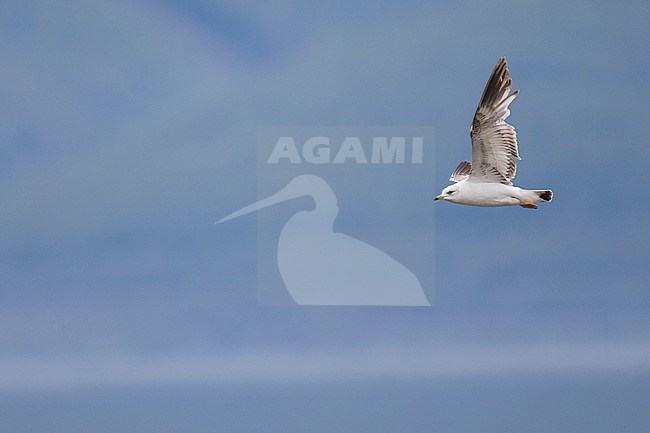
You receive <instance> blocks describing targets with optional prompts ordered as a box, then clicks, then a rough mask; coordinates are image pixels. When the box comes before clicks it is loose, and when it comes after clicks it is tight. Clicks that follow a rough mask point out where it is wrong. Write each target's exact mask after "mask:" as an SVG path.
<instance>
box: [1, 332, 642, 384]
mask: <svg viewBox="0 0 650 433" xmlns="http://www.w3.org/2000/svg"><path fill="white" fill-rule="evenodd" d="M648 343H650V342H648V341H647V340H634V339H626V340H622V341H621V340H615V341H574V342H569V341H563V342H557V341H553V342H541V343H539V344H527V345H516V346H514V345H510V346H496V347H488V346H485V347H481V348H472V349H468V348H464V347H453V346H452V347H435V348H431V347H430V348H416V349H404V348H401V347H399V348H387V347H381V348H378V349H374V350H349V351H346V352H331V351H311V352H305V351H298V352H277V351H275V352H270V351H252V352H243V353H208V354H193V355H188V354H179V355H167V356H141V357H138V356H117V355H114V356H109V357H101V358H95V357H76V356H75V357H71V358H68V357H58V358H24V359H2V360H0V371H1V372H2V374H1V375H0V387H2V388H3V389H4V390H8V389H42V388H70V387H86V386H98V385H99V386H143V385H145V386H146V385H160V384H183V385H188V384H203V385H205V384H242V383H248V384H251V383H266V382H282V383H291V382H320V381H330V380H339V381H340V380H360V379H377V378H382V377H391V378H420V379H424V378H429V379H430V378H436V377H457V376H468V375H495V374H497V375H498V374H503V373H507V374H514V373H517V374H519V373H521V374H527V375H530V374H598V375H602V374H608V373H621V372H647V371H648V369H650V349H648V348H649V347H650V344H648Z"/></svg>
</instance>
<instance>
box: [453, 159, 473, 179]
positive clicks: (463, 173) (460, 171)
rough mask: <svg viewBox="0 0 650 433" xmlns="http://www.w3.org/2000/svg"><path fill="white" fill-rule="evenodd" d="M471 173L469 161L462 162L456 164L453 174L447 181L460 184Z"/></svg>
mask: <svg viewBox="0 0 650 433" xmlns="http://www.w3.org/2000/svg"><path fill="white" fill-rule="evenodd" d="M471 171H472V163H471V162H469V161H462V162H461V163H460V164H458V167H456V170H454V172H453V173H452V174H451V177H450V178H449V180H451V181H453V182H460V181H461V180H465V179H467V178H468V177H469V174H470V172H471Z"/></svg>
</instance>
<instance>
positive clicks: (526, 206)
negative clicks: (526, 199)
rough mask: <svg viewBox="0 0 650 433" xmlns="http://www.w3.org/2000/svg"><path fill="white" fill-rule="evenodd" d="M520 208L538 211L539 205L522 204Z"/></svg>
mask: <svg viewBox="0 0 650 433" xmlns="http://www.w3.org/2000/svg"><path fill="white" fill-rule="evenodd" d="M519 206H521V207H525V208H526V209H537V205H534V204H532V203H522V204H520V205H519Z"/></svg>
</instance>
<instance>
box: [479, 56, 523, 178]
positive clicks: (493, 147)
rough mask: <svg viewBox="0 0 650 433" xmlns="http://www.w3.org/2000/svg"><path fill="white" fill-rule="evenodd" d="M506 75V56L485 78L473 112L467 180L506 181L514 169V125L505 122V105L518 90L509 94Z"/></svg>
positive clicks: (506, 105) (513, 174)
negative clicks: (486, 78) (481, 92)
mask: <svg viewBox="0 0 650 433" xmlns="http://www.w3.org/2000/svg"><path fill="white" fill-rule="evenodd" d="M511 82H512V81H511V80H510V74H509V73H508V67H507V66H506V59H505V58H504V57H502V58H500V59H499V61H498V62H497V64H496V66H495V67H494V70H493V71H492V75H490V78H489V79H488V82H487V85H486V86H485V90H483V96H481V101H480V102H479V104H478V108H477V109H476V114H474V120H473V121H472V127H471V128H470V132H469V133H470V137H471V139H472V171H471V173H470V181H471V180H476V181H477V182H500V183H504V184H506V185H511V184H512V183H511V182H510V181H511V180H512V179H513V178H514V177H515V173H516V172H517V165H516V164H515V161H514V160H513V159H512V158H517V159H521V158H519V149H518V148H517V134H516V132H515V128H514V127H513V126H512V125H509V124H507V123H506V122H505V120H506V118H507V117H508V116H509V115H510V110H509V109H508V105H510V103H511V102H512V101H513V100H514V99H515V97H516V96H517V94H518V93H519V90H516V91H514V92H513V93H510V84H511Z"/></svg>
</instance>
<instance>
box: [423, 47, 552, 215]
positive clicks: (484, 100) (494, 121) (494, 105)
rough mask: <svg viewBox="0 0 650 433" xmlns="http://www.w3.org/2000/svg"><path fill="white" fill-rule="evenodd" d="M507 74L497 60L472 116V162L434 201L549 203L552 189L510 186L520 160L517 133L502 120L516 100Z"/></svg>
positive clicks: (486, 204) (458, 171)
mask: <svg viewBox="0 0 650 433" xmlns="http://www.w3.org/2000/svg"><path fill="white" fill-rule="evenodd" d="M511 82H512V81H511V80H510V74H509V72H508V68H507V66H506V60H505V58H500V59H499V61H498V62H497V64H496V66H495V67H494V70H493V71H492V75H490V78H489V79H488V82H487V85H486V86H485V90H484V91H483V95H482V96H481V100H480V102H479V104H478V108H477V109H476V114H474V119H473V121H472V126H471V128H470V137H471V140H472V162H469V161H463V162H461V163H460V164H458V167H456V170H454V172H453V173H452V175H451V178H450V179H449V180H451V181H453V182H456V183H455V184H453V185H450V186H448V187H447V188H445V189H443V190H442V193H441V194H440V195H438V196H437V197H436V198H435V200H445V201H450V202H452V203H458V204H464V205H468V206H484V207H494V206H522V207H525V208H531V209H536V208H537V206H536V205H535V203H537V202H550V201H551V200H552V199H553V191H551V190H547V189H545V190H526V189H522V188H519V187H516V186H514V185H513V184H512V179H514V177H515V173H516V172H517V165H516V163H515V161H514V158H516V159H521V158H520V157H519V148H518V146H517V134H516V132H515V128H514V127H513V126H512V125H509V124H508V123H506V121H505V119H506V118H507V117H508V116H509V115H510V110H509V108H508V106H509V105H510V103H511V102H512V101H513V100H514V99H515V98H516V97H517V94H518V93H519V91H518V90H516V91H514V92H512V93H510V84H511Z"/></svg>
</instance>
